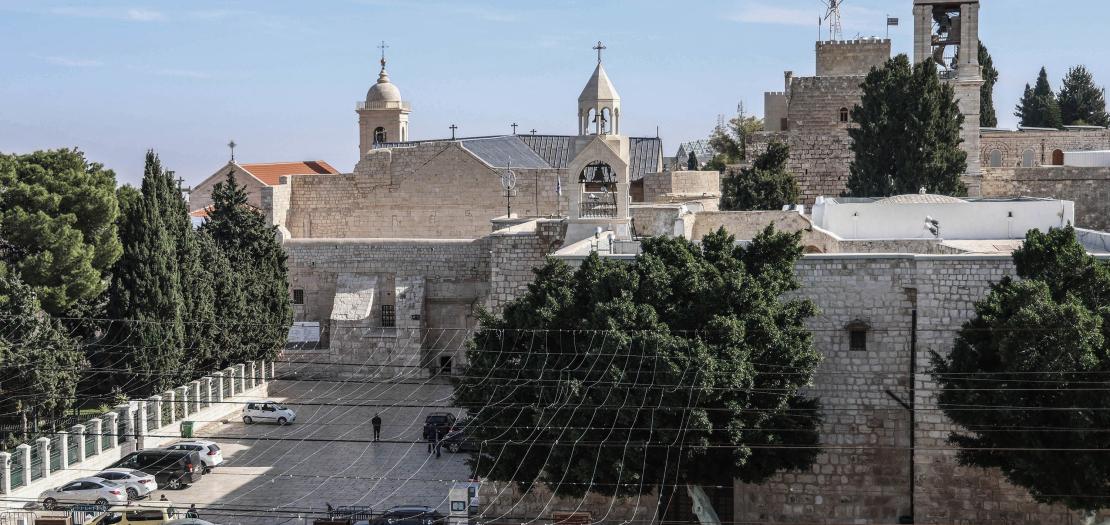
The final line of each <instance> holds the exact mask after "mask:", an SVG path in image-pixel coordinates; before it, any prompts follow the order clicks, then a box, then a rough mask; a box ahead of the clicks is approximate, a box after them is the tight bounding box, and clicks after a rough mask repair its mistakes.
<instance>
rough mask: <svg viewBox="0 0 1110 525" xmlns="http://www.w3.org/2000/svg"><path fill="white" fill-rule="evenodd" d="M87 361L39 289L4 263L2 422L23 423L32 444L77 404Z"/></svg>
mask: <svg viewBox="0 0 1110 525" xmlns="http://www.w3.org/2000/svg"><path fill="white" fill-rule="evenodd" d="M83 368H84V359H83V358H82V355H81V350H80V349H79V348H78V347H77V344H76V343H75V342H74V340H73V339H72V338H70V337H69V336H68V334H67V331H66V329H65V328H64V327H63V326H62V324H61V323H60V322H59V321H57V320H55V319H52V318H51V317H50V316H49V315H47V314H46V313H45V312H44V311H43V310H42V308H41V305H40V303H39V301H38V298H37V297H36V296H35V292H34V289H33V288H32V287H31V286H29V285H27V284H25V283H23V282H22V281H20V279H19V275H18V274H17V273H15V272H12V271H10V270H9V269H8V268H7V266H6V265H5V264H4V263H3V262H0V414H2V415H0V421H13V422H18V423H20V428H21V432H20V434H21V435H20V436H19V437H21V438H22V439H27V438H28V435H29V433H30V432H31V431H33V430H36V429H37V427H38V421H40V420H44V419H45V420H49V419H51V418H53V417H56V416H60V415H62V414H63V413H64V412H65V410H66V409H67V408H68V407H69V406H70V405H71V404H72V403H73V399H74V395H75V392H76V389H77V383H78V378H79V376H80V374H81V371H82V369H83Z"/></svg>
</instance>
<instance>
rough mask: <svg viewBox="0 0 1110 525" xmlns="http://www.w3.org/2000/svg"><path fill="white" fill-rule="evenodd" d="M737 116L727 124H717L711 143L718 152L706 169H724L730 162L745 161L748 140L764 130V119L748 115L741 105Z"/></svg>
mask: <svg viewBox="0 0 1110 525" xmlns="http://www.w3.org/2000/svg"><path fill="white" fill-rule="evenodd" d="M739 109H740V111H739V112H738V114H737V115H736V117H734V118H732V119H730V120H729V121H728V124H727V125H725V126H723V127H722V126H717V127H716V128H714V130H713V133H712V134H711V135H710V136H709V145H710V146H711V147H712V148H713V151H715V152H716V154H715V155H714V156H713V159H711V160H710V161H709V162H707V163H706V166H705V169H707V170H716V171H722V172H723V171H724V170H725V166H726V165H728V164H736V163H739V162H743V161H744V160H747V158H748V142H750V141H751V136H752V135H754V134H755V133H758V132H760V131H763V119H761V118H757V117H753V116H748V115H746V114H745V113H744V105H743V104H741V105H740V108H739Z"/></svg>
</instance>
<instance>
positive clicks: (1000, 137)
mask: <svg viewBox="0 0 1110 525" xmlns="http://www.w3.org/2000/svg"><path fill="white" fill-rule="evenodd" d="M980 147H981V150H980V151H981V155H980V159H981V163H982V166H983V167H984V168H987V167H1002V168H1017V167H1022V160H1023V159H1022V157H1023V156H1024V154H1025V152H1026V151H1031V152H1032V153H1033V166H1047V165H1053V159H1052V154H1053V152H1055V151H1056V150H1060V151H1061V152H1063V151H1095V150H1105V149H1110V130H1106V129H1084V130H1066V131H1055V130H1027V131H985V132H983V134H982V138H981V139H980ZM994 152H998V153H997V155H994ZM992 155H994V156H995V157H996V160H998V161H999V162H998V163H997V164H998V165H997V166H992V162H991V157H992Z"/></svg>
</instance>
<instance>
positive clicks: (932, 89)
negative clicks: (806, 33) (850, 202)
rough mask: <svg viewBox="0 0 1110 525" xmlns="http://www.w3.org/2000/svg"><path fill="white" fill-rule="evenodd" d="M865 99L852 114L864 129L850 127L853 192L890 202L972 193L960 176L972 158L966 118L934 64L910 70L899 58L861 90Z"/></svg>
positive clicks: (878, 70) (873, 73) (877, 71)
mask: <svg viewBox="0 0 1110 525" xmlns="http://www.w3.org/2000/svg"><path fill="white" fill-rule="evenodd" d="M860 87H861V88H862V89H863V97H862V98H861V100H860V104H859V105H857V106H855V107H854V108H853V109H852V120H853V121H854V122H855V123H857V124H858V126H856V127H853V128H849V130H848V135H849V136H850V137H851V138H852V152H853V153H854V154H855V157H854V158H853V160H852V163H851V165H850V167H849V170H850V175H849V177H848V193H849V194H850V195H852V196H857V197H884V196H889V195H895V194H904V193H917V192H918V190H919V189H920V188H922V187H924V188H926V190H928V191H930V192H933V193H940V194H945V195H959V194H963V193H965V192H966V188H965V187H964V185H963V184H962V183H961V182H960V175H962V174H963V173H964V171H966V169H967V153H966V152H965V151H963V150H962V149H960V142H961V139H960V126H961V125H962V124H963V119H964V117H963V114H961V113H960V110H959V107H958V106H957V105H956V94H955V91H953V89H952V87H951V86H950V85H948V84H946V83H942V82H941V81H940V79H939V78H938V76H937V73H936V67H935V66H934V65H933V64H932V63H931V62H923V63H921V64H918V65H916V66H910V60H909V58H908V57H907V56H906V55H898V56H897V57H894V58H892V59H890V60H889V61H887V63H886V64H885V65H884V66H883V67H881V68H874V69H872V70H871V72H870V73H868V74H867V77H866V78H865V79H864V81H863V84H861V86H860Z"/></svg>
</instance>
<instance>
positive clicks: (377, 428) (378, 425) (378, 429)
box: [370, 413, 382, 441]
mask: <svg viewBox="0 0 1110 525" xmlns="http://www.w3.org/2000/svg"><path fill="white" fill-rule="evenodd" d="M370 424H371V425H374V441H377V440H379V439H381V437H382V417H381V415H379V414H376V413H375V414H374V419H371V420H370Z"/></svg>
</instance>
